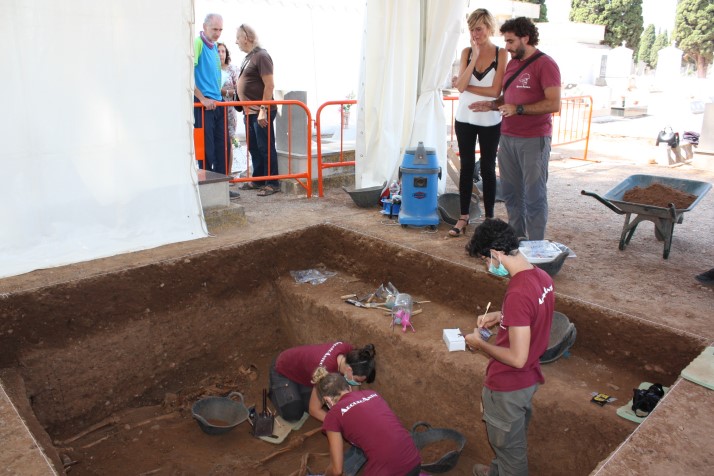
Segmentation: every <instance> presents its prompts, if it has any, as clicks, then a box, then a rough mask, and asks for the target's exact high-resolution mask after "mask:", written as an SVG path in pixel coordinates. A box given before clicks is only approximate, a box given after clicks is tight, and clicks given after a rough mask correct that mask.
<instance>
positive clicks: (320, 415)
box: [270, 342, 377, 422]
mask: <svg viewBox="0 0 714 476" xmlns="http://www.w3.org/2000/svg"><path fill="white" fill-rule="evenodd" d="M374 356H375V349H374V346H373V345H372V344H367V345H366V346H364V347H363V348H361V349H355V348H354V347H353V346H352V345H350V344H347V343H345V342H334V343H327V344H314V345H302V346H299V347H293V348H291V349H287V350H284V351H283V352H281V353H280V355H278V357H277V358H276V359H275V361H273V365H272V366H271V368H270V400H271V401H272V402H273V405H274V406H275V408H276V409H277V411H278V415H280V416H281V417H283V418H284V419H285V420H287V421H291V422H293V421H298V420H300V419H301V418H302V416H303V413H304V412H308V413H309V414H310V416H312V417H314V418H316V419H318V420H320V421H323V420H324V419H325V414H326V413H327V412H325V410H324V408H323V405H322V401H321V400H320V399H319V398H318V397H317V393H316V391H315V389H314V386H313V385H314V384H313V382H312V374H313V372H314V371H315V369H316V368H318V367H324V368H326V369H327V370H328V371H329V372H337V373H339V374H340V375H342V378H343V380H344V381H345V382H346V383H347V384H349V385H352V386H355V387H358V386H360V385H361V384H362V383H364V382H367V383H372V382H374V379H375V376H376V374H377V369H376V368H375V361H374Z"/></svg>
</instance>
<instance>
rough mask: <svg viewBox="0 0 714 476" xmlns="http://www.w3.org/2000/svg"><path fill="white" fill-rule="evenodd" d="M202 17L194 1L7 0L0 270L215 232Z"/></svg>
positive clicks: (0, 22) (0, 35)
mask: <svg viewBox="0 0 714 476" xmlns="http://www.w3.org/2000/svg"><path fill="white" fill-rule="evenodd" d="M157 19H160V22H159V24H157ZM157 25H159V26H160V30H161V38H162V40H161V41H160V42H156V41H155V40H156V38H155V35H156V34H157ZM192 27H193V2H192V1H191V0H179V1H176V0H155V1H151V2H143V1H138V0H131V1H129V0H128V1H122V2H116V1H112V0H97V1H94V2H81V3H79V4H75V5H74V7H72V8H68V5H67V3H66V2H55V1H52V0H36V1H32V2H29V1H26V0H4V1H3V2H0V39H1V41H2V43H3V44H4V45H5V46H4V48H3V49H2V58H1V59H0V62H1V63H2V65H3V74H2V76H1V77H0V81H1V82H2V83H1V84H2V90H3V91H5V93H6V94H5V99H4V108H5V111H6V112H5V114H2V115H1V116H0V130H2V131H3V140H2V142H3V147H2V149H0V164H1V166H2V178H1V179H0V184H1V186H0V200H2V202H3V203H4V204H5V205H4V206H3V207H2V208H1V211H0V277H3V276H11V275H16V274H21V273H25V272H28V271H32V270H35V269H38V268H45V267H52V266H59V265H64V264H69V263H75V262H78V261H85V260H90V259H95V258H100V257H105V256H111V255H115V254H118V253H125V252H129V251H135V250H141V249H146V248H152V247H156V246H159V245H163V244H167V243H174V242H179V241H186V240H191V239H195V238H200V237H204V236H206V235H207V232H206V228H205V223H204V220H203V212H202V209H201V204H200V200H199V197H198V187H197V174H196V169H195V160H194V157H193V143H192V137H193V136H192V125H193V115H192V101H193V98H192V86H191V85H192V84H193V83H192V82H193V79H192V75H193V62H192V51H191V48H192V41H191V37H192V35H193V33H192Z"/></svg>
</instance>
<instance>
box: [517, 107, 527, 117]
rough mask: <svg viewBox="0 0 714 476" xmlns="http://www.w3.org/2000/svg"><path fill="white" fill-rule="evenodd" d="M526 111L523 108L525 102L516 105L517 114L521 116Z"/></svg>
mask: <svg viewBox="0 0 714 476" xmlns="http://www.w3.org/2000/svg"><path fill="white" fill-rule="evenodd" d="M524 112H525V111H524V110H523V104H519V105H518V106H516V114H518V115H519V116H522V115H523V113H524Z"/></svg>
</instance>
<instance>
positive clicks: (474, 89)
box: [449, 8, 508, 237]
mask: <svg viewBox="0 0 714 476" xmlns="http://www.w3.org/2000/svg"><path fill="white" fill-rule="evenodd" d="M466 22H467V23H468V26H469V33H470V37H471V46H470V47H469V48H464V50H463V51H462V52H461V63H460V67H459V75H458V76H457V77H455V78H454V80H453V85H454V87H455V88H457V89H458V90H459V93H460V95H459V106H458V108H457V109H456V116H455V123H454V129H455V131H456V140H457V142H458V145H459V155H460V158H461V173H460V176H459V195H460V199H461V200H460V205H461V216H460V218H459V221H458V222H456V225H454V227H453V228H452V229H451V230H449V236H454V237H456V236H461V235H463V234H465V233H466V226H467V225H468V221H469V206H470V204H471V193H472V192H473V185H474V167H475V163H476V154H475V150H476V140H478V143H479V150H480V152H481V162H480V164H481V177H482V178H483V196H484V212H485V215H486V218H492V217H493V208H494V203H495V202H496V151H497V150H498V141H499V139H500V137H501V132H500V131H501V113H500V112H499V111H487V112H474V111H471V110H469V108H468V106H469V104H472V103H474V102H476V101H491V100H493V99H495V98H497V97H499V96H500V94H501V85H502V83H503V73H504V71H505V70H506V63H507V62H508V53H507V51H506V50H505V48H498V47H497V46H496V45H494V44H493V43H492V42H491V36H492V35H493V33H494V31H495V29H496V20H495V19H494V18H493V16H492V15H491V14H490V13H489V12H488V10H486V9H483V8H479V9H477V10H474V11H473V13H471V14H470V15H469V17H468V19H467V20H466Z"/></svg>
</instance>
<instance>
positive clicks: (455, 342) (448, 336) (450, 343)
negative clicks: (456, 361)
mask: <svg viewBox="0 0 714 476" xmlns="http://www.w3.org/2000/svg"><path fill="white" fill-rule="evenodd" d="M444 342H446V348H447V349H449V352H454V351H457V350H466V341H464V337H463V336H462V335H461V330H459V329H444Z"/></svg>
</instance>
